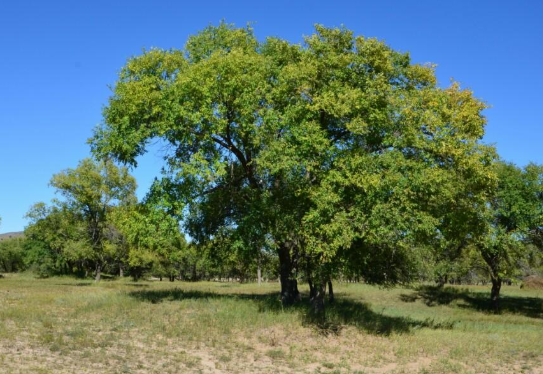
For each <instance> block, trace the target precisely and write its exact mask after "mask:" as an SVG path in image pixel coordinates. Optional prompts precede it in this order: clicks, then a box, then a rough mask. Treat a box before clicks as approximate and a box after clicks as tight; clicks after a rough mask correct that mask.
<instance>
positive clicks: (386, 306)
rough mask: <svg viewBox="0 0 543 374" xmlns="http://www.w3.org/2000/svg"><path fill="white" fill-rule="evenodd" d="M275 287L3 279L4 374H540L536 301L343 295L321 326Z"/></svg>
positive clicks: (0, 362)
mask: <svg viewBox="0 0 543 374" xmlns="http://www.w3.org/2000/svg"><path fill="white" fill-rule="evenodd" d="M278 288H279V285H278V284H277V283H270V284H264V285H262V286H261V287H258V286H257V285H255V284H243V285H239V284H221V283H212V282H199V283H180V282H174V283H170V282H138V283H133V282H130V281H128V280H121V281H103V282H101V283H99V284H94V283H93V282H91V281H83V280H76V279H71V278H51V279H42V280H37V279H34V278H33V277H32V276H31V275H24V274H23V275H7V276H6V278H4V279H1V280H0V373H2V374H3V373H115V374H116V373H256V372H258V373H526V374H528V373H543V360H542V357H543V292H541V291H534V290H532V291H524V290H520V289H518V287H514V286H504V288H503V296H504V298H503V301H502V313H501V314H499V315H495V314H492V313H490V312H489V311H488V310H487V309H486V308H487V305H488V301H487V298H488V291H489V290H488V287H467V288H465V287H447V288H445V289H443V290H438V289H436V288H434V287H428V286H420V287H417V288H413V289H403V288H395V289H386V290H385V289H379V288H377V287H371V286H367V285H362V284H336V285H335V288H336V298H337V301H336V303H335V304H334V305H327V318H326V320H325V321H322V320H319V321H315V320H314V319H312V318H311V316H310V315H309V314H308V313H307V303H304V302H302V303H301V304H299V305H296V306H294V307H292V308H283V307H282V306H281V303H280V301H279V299H278V294H277V292H278ZM305 291H306V290H305Z"/></svg>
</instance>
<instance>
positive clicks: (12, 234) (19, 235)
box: [0, 231, 24, 241]
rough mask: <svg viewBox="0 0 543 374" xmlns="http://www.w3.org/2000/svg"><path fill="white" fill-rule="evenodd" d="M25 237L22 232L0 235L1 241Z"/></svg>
mask: <svg viewBox="0 0 543 374" xmlns="http://www.w3.org/2000/svg"><path fill="white" fill-rule="evenodd" d="M23 236H24V232H22V231H17V232H6V233H5V234H0V241H2V240H7V239H14V238H22V237H23Z"/></svg>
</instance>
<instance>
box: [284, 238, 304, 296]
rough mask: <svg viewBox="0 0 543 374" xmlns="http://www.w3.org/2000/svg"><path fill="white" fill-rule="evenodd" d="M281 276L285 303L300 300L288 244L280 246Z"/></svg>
mask: <svg viewBox="0 0 543 374" xmlns="http://www.w3.org/2000/svg"><path fill="white" fill-rule="evenodd" d="M279 277H280V281H281V302H282V303H283V305H292V304H294V303H295V302H297V301H299V300H300V292H299V291H298V281H297V280H296V277H295V275H294V266H293V263H292V258H291V256H290V248H289V246H288V245H286V244H282V245H280V246H279Z"/></svg>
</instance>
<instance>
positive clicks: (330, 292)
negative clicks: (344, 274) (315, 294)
mask: <svg viewBox="0 0 543 374" xmlns="http://www.w3.org/2000/svg"><path fill="white" fill-rule="evenodd" d="M328 301H329V302H330V304H332V303H333V302H334V301H335V297H334V287H332V280H329V281H328Z"/></svg>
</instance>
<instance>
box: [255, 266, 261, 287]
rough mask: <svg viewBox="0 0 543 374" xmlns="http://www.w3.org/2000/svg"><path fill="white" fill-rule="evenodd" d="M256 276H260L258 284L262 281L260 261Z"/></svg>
mask: <svg viewBox="0 0 543 374" xmlns="http://www.w3.org/2000/svg"><path fill="white" fill-rule="evenodd" d="M256 276H257V278H258V285H259V286H260V284H261V283H262V269H261V268H260V261H258V269H256Z"/></svg>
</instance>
